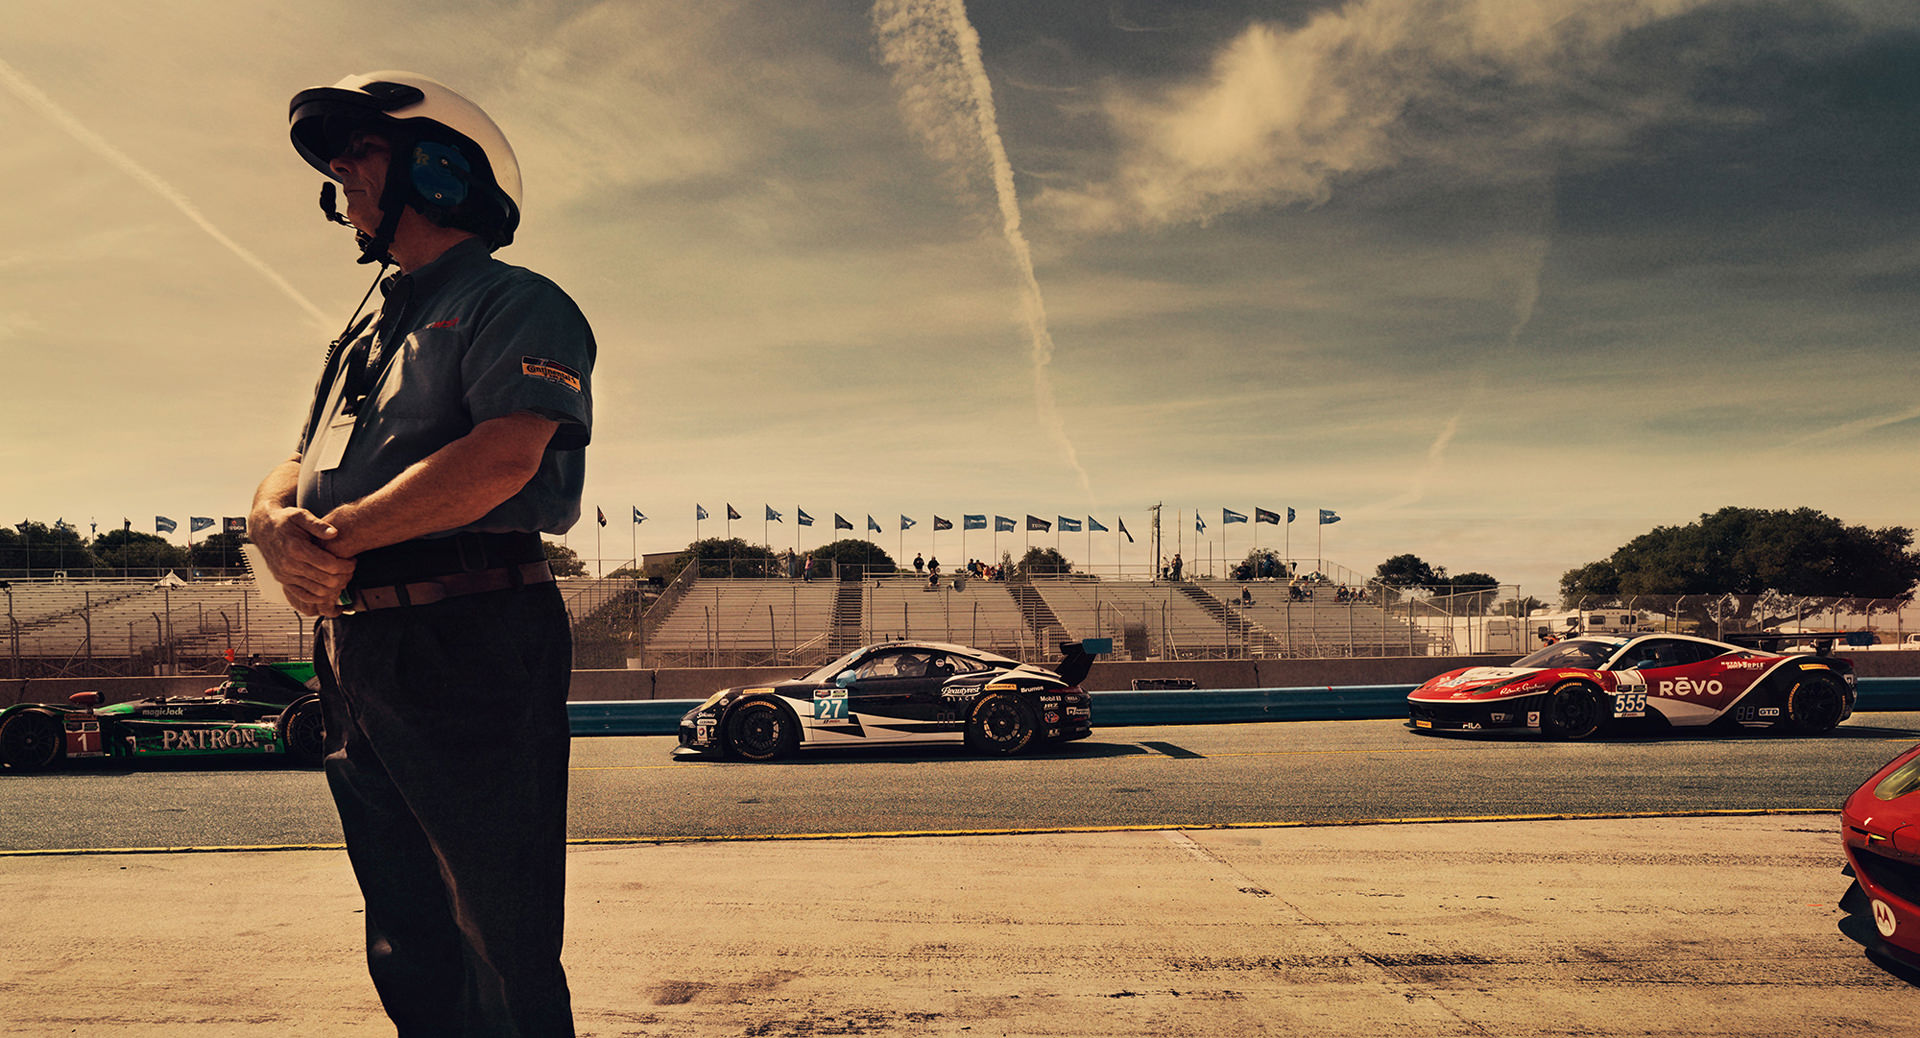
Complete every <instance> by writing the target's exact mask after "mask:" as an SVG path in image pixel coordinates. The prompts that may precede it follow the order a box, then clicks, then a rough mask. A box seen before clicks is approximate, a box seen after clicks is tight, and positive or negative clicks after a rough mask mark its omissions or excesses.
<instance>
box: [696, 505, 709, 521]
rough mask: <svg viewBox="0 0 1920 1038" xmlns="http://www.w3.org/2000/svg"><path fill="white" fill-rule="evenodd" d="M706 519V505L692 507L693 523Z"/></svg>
mask: <svg viewBox="0 0 1920 1038" xmlns="http://www.w3.org/2000/svg"><path fill="white" fill-rule="evenodd" d="M706 517H707V506H706V505H694V506H693V521H694V522H696V523H697V522H699V521H700V520H702V519H705V518H706Z"/></svg>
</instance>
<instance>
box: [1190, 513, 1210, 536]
mask: <svg viewBox="0 0 1920 1038" xmlns="http://www.w3.org/2000/svg"><path fill="white" fill-rule="evenodd" d="M1193 532H1195V533H1206V532H1207V521H1206V520H1205V519H1202V518H1200V513H1199V512H1198V511H1195V512H1194V513H1193Z"/></svg>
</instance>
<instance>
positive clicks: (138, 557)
mask: <svg viewBox="0 0 1920 1038" xmlns="http://www.w3.org/2000/svg"><path fill="white" fill-rule="evenodd" d="M93 555H94V557H95V558H98V559H99V560H100V565H101V566H104V567H106V568H107V569H117V570H170V569H176V568H180V567H184V566H186V565H187V549H185V548H182V547H180V546H179V545H177V544H172V543H169V542H168V541H167V539H166V538H164V537H160V536H158V535H155V534H151V533H141V532H140V531H138V530H124V529H123V530H108V531H107V532H106V533H103V534H101V535H100V536H98V537H96V538H94V539H93Z"/></svg>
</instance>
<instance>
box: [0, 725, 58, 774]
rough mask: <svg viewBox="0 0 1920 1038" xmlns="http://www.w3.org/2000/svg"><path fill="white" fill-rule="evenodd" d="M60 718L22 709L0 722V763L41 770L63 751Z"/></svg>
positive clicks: (23, 769)
mask: <svg viewBox="0 0 1920 1038" xmlns="http://www.w3.org/2000/svg"><path fill="white" fill-rule="evenodd" d="M66 741H67V737H66V734H65V733H64V732H62V731H61V730H60V721H59V719H58V718H56V717H54V716H53V715H52V714H49V713H43V712H41V711H39V710H22V711H20V712H19V713H16V714H14V715H13V716H12V717H9V718H7V719H6V721H5V722H0V764H5V765H6V766H7V767H9V768H11V769H13V770H14V771H44V770H46V769H47V768H51V767H53V765H54V762H56V761H58V760H59V759H60V758H61V757H62V756H63V755H65V753H66V752H67V746H66Z"/></svg>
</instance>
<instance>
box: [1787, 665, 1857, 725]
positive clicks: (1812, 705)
mask: <svg viewBox="0 0 1920 1038" xmlns="http://www.w3.org/2000/svg"><path fill="white" fill-rule="evenodd" d="M1846 696H1847V694H1846V691H1845V690H1843V689H1842V688H1841V687H1840V683H1839V682H1838V681H1835V680H1834V679H1832V678H1830V677H1827V676H1825V675H1823V674H1816V675H1812V676H1810V677H1807V678H1806V679H1804V680H1802V681H1801V682H1800V683H1799V684H1798V685H1795V686H1794V687H1793V690H1792V691H1790V692H1788V693H1787V707H1786V710H1785V711H1783V712H1782V714H1781V717H1780V723H1781V724H1782V725H1783V726H1785V728H1786V730H1787V731H1789V732H1792V733H1793V734H1795V735H1819V734H1820V733H1822V732H1829V731H1832V730H1833V728H1834V726H1835V725H1838V724H1839V723H1840V714H1841V711H1843V710H1845V709H1846Z"/></svg>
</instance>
